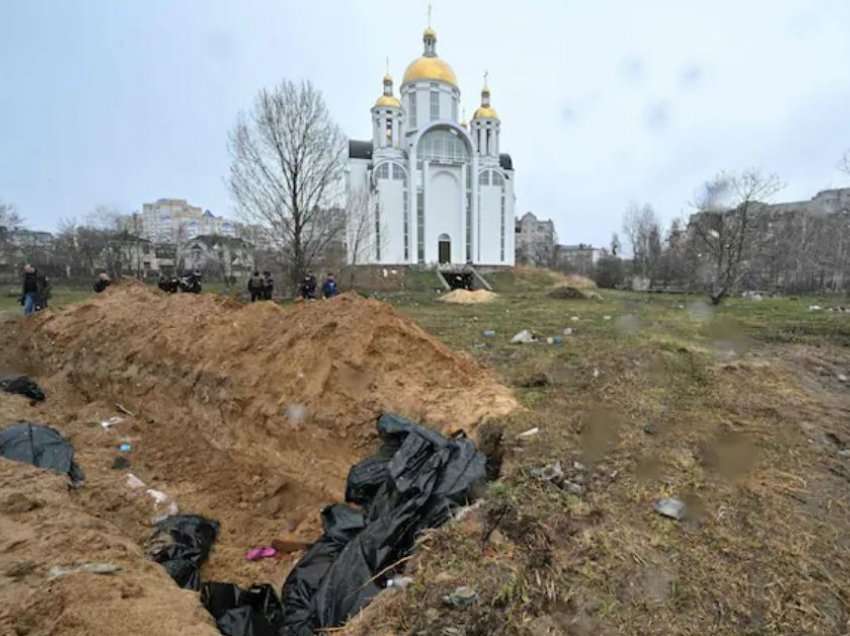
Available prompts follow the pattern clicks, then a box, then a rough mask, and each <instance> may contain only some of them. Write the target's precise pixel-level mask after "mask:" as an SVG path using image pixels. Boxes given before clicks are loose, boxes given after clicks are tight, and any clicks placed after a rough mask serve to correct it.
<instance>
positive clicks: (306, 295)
mask: <svg viewBox="0 0 850 636" xmlns="http://www.w3.org/2000/svg"><path fill="white" fill-rule="evenodd" d="M300 291H301V298H302V299H303V300H315V299H316V276H315V275H314V274H313V272H307V275H306V276H305V277H304V280H303V281H302V282H301V290H300ZM338 293H339V290H338V289H337V286H336V278H334V275H333V274H332V273H330V272H328V275H327V277H325V282H323V283H322V297H323V298H333V297H334V296H336V295H337V294H338Z"/></svg>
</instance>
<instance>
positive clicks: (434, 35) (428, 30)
mask: <svg viewBox="0 0 850 636" xmlns="http://www.w3.org/2000/svg"><path fill="white" fill-rule="evenodd" d="M422 37H423V38H434V39H435V40H436V39H437V32H436V31H434V29H432V28H431V27H427V28H426V29H425V32H424V33H423V34H422Z"/></svg>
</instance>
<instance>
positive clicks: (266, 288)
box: [263, 270, 274, 300]
mask: <svg viewBox="0 0 850 636" xmlns="http://www.w3.org/2000/svg"><path fill="white" fill-rule="evenodd" d="M273 294H274V278H272V273H271V272H270V271H268V270H266V271H265V272H263V298H265V299H266V300H271V299H272V295H273Z"/></svg>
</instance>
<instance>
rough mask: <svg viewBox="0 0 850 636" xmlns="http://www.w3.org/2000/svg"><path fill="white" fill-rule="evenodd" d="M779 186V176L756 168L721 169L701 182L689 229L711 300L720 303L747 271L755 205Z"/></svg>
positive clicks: (774, 192)
mask: <svg viewBox="0 0 850 636" xmlns="http://www.w3.org/2000/svg"><path fill="white" fill-rule="evenodd" d="M782 187H783V186H782V182H781V181H780V180H779V177H777V176H776V175H767V176H765V175H762V174H761V173H760V172H759V171H757V170H747V171H745V172H742V173H740V174H732V173H720V174H719V175H717V176H716V177H715V178H714V179H712V180H711V181H708V182H706V183H705V184H704V185H703V186H702V189H701V190H700V192H699V193H698V195H697V198H696V202H695V203H694V204H693V205H694V207H695V208H696V209H697V213H696V214H695V215H693V216H692V217H691V220H690V229H691V231H692V232H693V236H694V237H695V239H696V242H697V246H698V249H700V251H701V252H703V254H704V256H705V259H706V260H707V261H708V264H709V278H710V280H709V287H710V289H709V297H710V298H711V302H712V304H715V305H718V304H720V303H721V302H722V301H723V299H724V298H725V297H726V296H727V295H728V294H729V293H730V292H731V291H732V289H733V288H734V287H735V286H736V285H737V284H738V282H739V281H740V279H741V277H742V276H743V275H744V274H745V273H746V268H745V264H746V258H747V255H748V254H749V253H750V251H751V247H752V243H753V235H754V233H753V231H752V229H753V228H752V225H753V219H752V216H753V213H754V211H755V208H756V207H757V206H758V205H759V203H761V202H763V201H765V200H766V199H768V198H769V197H771V196H773V195H774V194H776V193H777V192H779V190H781V189H782Z"/></svg>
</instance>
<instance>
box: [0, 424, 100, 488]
mask: <svg viewBox="0 0 850 636" xmlns="http://www.w3.org/2000/svg"><path fill="white" fill-rule="evenodd" d="M0 457H5V458H6V459H11V460H13V461H16V462H24V463H27V464H32V465H33V466H37V467H38V468H47V469H49V470H52V471H53V472H56V473H59V474H60V475H68V477H69V478H70V479H71V483H72V484H80V483H82V481H83V480H84V479H85V476H84V475H83V471H82V469H80V467H79V466H78V465H77V463H76V462H75V461H74V447H73V446H71V444H69V443H68V442H67V441H66V440H65V438H63V437H62V435H61V434H60V433H59V431H57V430H56V429H53V428H50V427H49V426H44V425H42V424H31V423H29V422H18V423H17V424H13V425H12V426H10V427H8V428H6V429H4V430H2V431H0Z"/></svg>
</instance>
